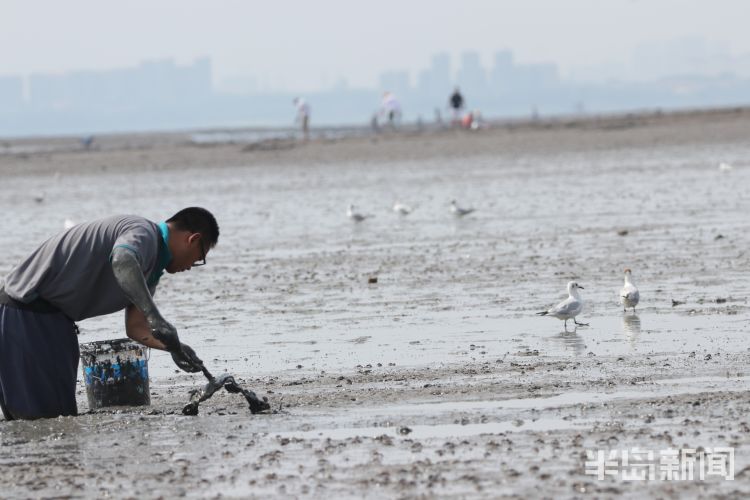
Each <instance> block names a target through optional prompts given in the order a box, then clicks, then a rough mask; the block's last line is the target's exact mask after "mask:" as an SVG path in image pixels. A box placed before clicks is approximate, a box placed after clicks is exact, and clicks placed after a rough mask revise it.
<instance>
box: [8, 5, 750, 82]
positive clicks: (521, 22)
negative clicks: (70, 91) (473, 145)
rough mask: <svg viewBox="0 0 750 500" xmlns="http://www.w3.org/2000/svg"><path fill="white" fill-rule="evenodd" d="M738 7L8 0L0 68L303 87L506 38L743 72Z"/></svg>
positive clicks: (568, 69)
mask: <svg viewBox="0 0 750 500" xmlns="http://www.w3.org/2000/svg"><path fill="white" fill-rule="evenodd" d="M747 12H748V8H747V5H746V3H745V2H742V1H741V0H718V1H716V2H711V3H710V4H709V3H708V2H702V1H700V0H651V1H648V2H645V1H642V0H611V1H608V2H598V1H596V0H569V1H566V2H556V1H552V0H523V1H521V0H504V1H503V2H490V1H481V0H467V1H466V2H462V3H461V4H460V5H458V4H454V3H453V2H448V1H446V0H433V1H427V0H413V1H410V2H396V1H395V0H381V1H379V2H377V3H357V4H352V3H351V2H345V1H344V0H321V1H320V2H316V3H314V4H309V3H306V2H300V1H292V0H280V1H279V2H274V3H273V4H267V3H260V2H241V1H237V0H217V1H216V2H211V3H206V2H201V1H199V0H160V1H159V2H146V1H145V0H134V1H132V2H128V3H127V4H112V3H102V2H97V1H96V0H70V1H68V2H65V3H64V4H60V3H58V2H50V1H43V0H25V1H21V0H8V1H6V2H3V7H2V11H1V13H2V16H0V43H2V44H3V46H5V47H13V50H6V51H2V52H1V53H0V68H2V70H1V71H0V72H1V73H2V76H5V75H29V74H32V73H53V74H59V73H65V72H70V71H74V70H87V71H100V70H107V69H114V68H123V67H133V66H137V65H138V64H139V63H140V62H141V61H145V60H163V59H166V58H173V59H174V60H175V61H176V62H177V63H178V64H186V63H188V62H189V61H192V60H194V59H196V58H199V57H208V58H210V59H211V60H212V64H213V75H214V84H215V85H216V86H217V87H218V88H222V87H223V86H227V85H228V84H227V82H231V81H233V80H237V79H244V80H246V81H254V82H255V86H256V87H257V88H258V89H259V90H263V91H267V90H279V91H298V92H307V91H319V90H322V89H327V88H331V87H334V86H336V85H339V84H340V83H341V82H342V81H345V82H346V85H348V86H350V87H353V88H368V87H372V86H374V85H375V84H376V83H377V81H378V75H380V74H381V73H383V72H384V71H387V70H389V69H394V70H397V71H407V72H409V75H410V78H411V79H412V80H416V78H418V76H417V72H418V68H419V67H420V65H421V63H422V61H425V60H427V59H428V58H429V57H430V55H431V54H433V53H434V52H436V51H438V50H447V51H448V53H449V54H450V57H451V58H452V59H453V60H456V59H457V58H459V57H460V53H461V52H463V51H466V50H476V51H477V52H478V54H479V56H480V60H481V62H482V63H483V64H485V65H488V64H490V63H491V61H492V58H493V52H494V51H495V50H498V49H502V48H506V49H508V50H512V51H513V53H514V55H515V59H516V60H517V61H519V62H520V63H523V64H537V63H542V62H553V63H554V64H556V65H557V67H558V69H559V72H560V75H561V76H563V77H565V78H569V79H575V80H587V81H588V80H592V79H593V78H601V79H602V80H608V79H617V80H627V81H629V80H641V81H642V80H652V79H653V78H654V77H657V76H660V75H659V74H658V73H659V72H663V73H664V74H674V73H677V72H680V71H681V70H683V69H685V68H690V67H693V68H699V71H701V72H702V74H716V73H719V72H721V71H730V70H735V72H738V73H739V74H741V75H744V76H748V74H750V63H749V62H748V61H749V60H750V57H748V54H750V33H748V32H747V30H745V29H744V19H745V18H746V17H747ZM649 54H651V55H653V57H652V59H653V60H652V61H648V58H649ZM737 68H739V69H737ZM662 76H663V75H662ZM228 86H230V87H231V85H228Z"/></svg>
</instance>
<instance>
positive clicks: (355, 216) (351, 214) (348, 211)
mask: <svg viewBox="0 0 750 500" xmlns="http://www.w3.org/2000/svg"><path fill="white" fill-rule="evenodd" d="M346 216H347V217H349V218H350V219H351V220H352V221H354V222H362V221H363V220H365V219H366V218H368V217H370V216H369V215H362V214H360V213H357V212H355V211H354V205H349V208H347V209H346Z"/></svg>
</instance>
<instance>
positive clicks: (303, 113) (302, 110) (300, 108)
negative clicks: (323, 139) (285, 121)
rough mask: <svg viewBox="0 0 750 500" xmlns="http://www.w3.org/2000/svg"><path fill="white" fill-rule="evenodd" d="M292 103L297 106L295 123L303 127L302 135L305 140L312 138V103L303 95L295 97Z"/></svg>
mask: <svg viewBox="0 0 750 500" xmlns="http://www.w3.org/2000/svg"><path fill="white" fill-rule="evenodd" d="M292 104H294V105H295V106H296V107H297V117H296V118H295V123H297V124H298V125H300V126H301V127H302V135H303V136H304V138H305V140H308V139H309V138H310V105H309V104H307V102H306V101H305V100H304V99H302V98H301V97H295V98H294V100H292Z"/></svg>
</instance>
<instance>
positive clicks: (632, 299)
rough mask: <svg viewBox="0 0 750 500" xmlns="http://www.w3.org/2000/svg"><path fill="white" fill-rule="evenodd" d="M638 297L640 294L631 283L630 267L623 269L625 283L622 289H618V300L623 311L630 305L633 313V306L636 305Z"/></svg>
mask: <svg viewBox="0 0 750 500" xmlns="http://www.w3.org/2000/svg"><path fill="white" fill-rule="evenodd" d="M640 298H641V294H640V293H639V292H638V289H637V288H636V287H635V283H633V277H632V276H631V271H630V269H625V284H624V285H623V286H622V290H620V302H622V311H623V312H625V311H627V310H628V307H632V308H633V313H634V314H635V306H637V305H638V301H639V300H640Z"/></svg>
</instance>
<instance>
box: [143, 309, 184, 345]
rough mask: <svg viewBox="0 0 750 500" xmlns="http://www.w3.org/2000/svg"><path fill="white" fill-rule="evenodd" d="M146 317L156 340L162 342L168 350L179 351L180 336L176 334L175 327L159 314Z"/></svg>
mask: <svg viewBox="0 0 750 500" xmlns="http://www.w3.org/2000/svg"><path fill="white" fill-rule="evenodd" d="M146 319H147V320H148V324H149V326H150V327H151V333H152V334H153V335H154V338H155V339H156V340H158V341H160V342H161V343H162V344H164V345H165V346H166V347H167V350H168V351H169V352H172V353H176V352H179V351H180V338H179V337H178V336H177V329H176V328H175V327H173V326H172V325H171V324H170V323H169V322H168V321H167V320H165V319H164V318H162V317H161V315H155V317H154V318H153V319H152V318H149V317H148V316H147V317H146Z"/></svg>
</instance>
